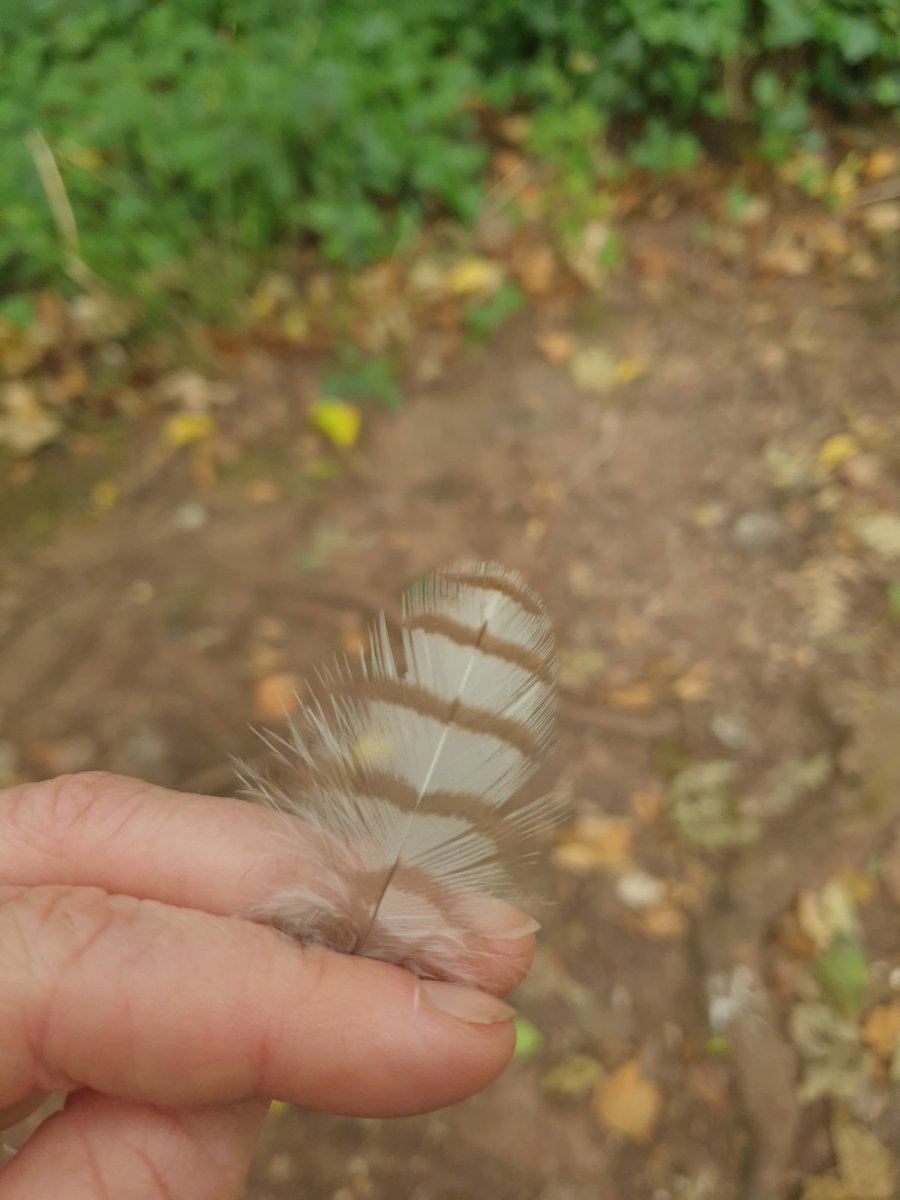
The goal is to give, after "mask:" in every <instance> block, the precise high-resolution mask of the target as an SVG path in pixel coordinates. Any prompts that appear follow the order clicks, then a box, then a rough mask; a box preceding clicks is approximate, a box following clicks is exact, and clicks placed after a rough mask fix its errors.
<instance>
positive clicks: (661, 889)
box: [616, 871, 666, 910]
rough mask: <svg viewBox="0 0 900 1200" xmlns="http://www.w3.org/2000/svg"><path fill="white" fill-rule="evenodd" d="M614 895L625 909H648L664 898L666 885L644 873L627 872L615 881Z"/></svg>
mask: <svg viewBox="0 0 900 1200" xmlns="http://www.w3.org/2000/svg"><path fill="white" fill-rule="evenodd" d="M616 895H617V896H618V898H619V900H620V901H621V902H622V904H624V905H625V907H626V908H632V909H638V910H640V909H643V908H650V907H652V906H653V905H654V904H661V903H662V902H663V900H665V897H666V885H665V884H664V883H663V882H662V880H661V879H656V878H655V877H654V876H653V875H648V874H647V873H646V871H628V872H627V873H626V874H624V875H620V876H619V878H618V880H617V881H616Z"/></svg>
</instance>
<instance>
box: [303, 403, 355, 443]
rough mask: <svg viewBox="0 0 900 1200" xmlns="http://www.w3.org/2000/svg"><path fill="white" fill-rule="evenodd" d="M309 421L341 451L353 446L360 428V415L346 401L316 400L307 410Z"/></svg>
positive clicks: (353, 406) (353, 405) (352, 405)
mask: <svg viewBox="0 0 900 1200" xmlns="http://www.w3.org/2000/svg"><path fill="white" fill-rule="evenodd" d="M309 419H310V421H311V422H312V423H313V425H314V426H315V427H316V429H318V431H319V433H323V434H324V435H325V437H327V438H328V440H329V441H330V442H332V443H333V444H334V445H335V446H339V447H340V448H341V449H342V450H346V449H349V447H350V446H355V445H356V442H357V440H358V439H359V433H360V429H361V427H362V414H361V412H360V411H359V409H358V408H357V406H356V405H355V404H351V403H350V402H349V401H348V400H317V401H316V402H315V404H314V405H313V406H312V408H311V409H310V410H309Z"/></svg>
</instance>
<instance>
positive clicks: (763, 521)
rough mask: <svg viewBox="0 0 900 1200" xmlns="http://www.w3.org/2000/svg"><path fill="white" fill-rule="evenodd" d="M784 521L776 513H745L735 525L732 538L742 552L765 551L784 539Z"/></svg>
mask: <svg viewBox="0 0 900 1200" xmlns="http://www.w3.org/2000/svg"><path fill="white" fill-rule="evenodd" d="M784 533H785V530H784V521H783V520H782V519H781V517H780V516H779V515H778V513H775V512H765V511H760V512H745V513H742V514H741V515H740V516H739V517H738V519H737V520H736V521H735V523H734V528H733V530H732V536H733V538H734V541H735V544H736V545H738V546H740V548H741V549H742V550H765V549H767V548H768V547H769V546H774V545H775V544H776V543H777V542H780V541H781V539H782V538H783V537H784Z"/></svg>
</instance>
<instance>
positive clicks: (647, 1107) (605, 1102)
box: [593, 1059, 662, 1142]
mask: <svg viewBox="0 0 900 1200" xmlns="http://www.w3.org/2000/svg"><path fill="white" fill-rule="evenodd" d="M593 1107H594V1113H595V1115H596V1117H597V1119H598V1121H600V1123H601V1124H602V1125H605V1126H606V1128H607V1129H609V1130H611V1131H612V1132H613V1133H619V1134H622V1135H623V1136H624V1137H627V1138H630V1139H631V1140H632V1141H633V1142H646V1141H649V1139H650V1135H651V1134H652V1133H653V1129H654V1127H655V1125H656V1122H657V1121H658V1119H659V1113H660V1109H661V1108H662V1094H661V1093H660V1090H659V1088H658V1087H657V1086H656V1084H655V1083H653V1082H652V1081H651V1080H649V1079H645V1078H644V1077H643V1075H642V1074H641V1066H640V1063H639V1062H638V1061H637V1059H632V1060H631V1061H630V1062H627V1063H625V1064H624V1065H623V1066H621V1067H619V1069H618V1071H615V1072H614V1073H613V1074H612V1075H608V1076H607V1077H606V1078H605V1079H601V1080H600V1081H599V1083H598V1084H597V1086H596V1088H595V1089H594V1102H593Z"/></svg>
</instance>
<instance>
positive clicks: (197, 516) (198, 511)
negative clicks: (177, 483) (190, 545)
mask: <svg viewBox="0 0 900 1200" xmlns="http://www.w3.org/2000/svg"><path fill="white" fill-rule="evenodd" d="M208 520H209V513H208V512H207V511H206V509H205V508H204V507H203V505H202V504H198V503H197V501H196V500H189V501H188V502H187V504H182V505H180V507H178V508H176V509H175V513H174V515H173V517H172V524H173V525H174V526H175V528H176V529H180V530H181V531H182V532H183V533H192V532H193V531H194V530H195V529H202V528H203V526H204V525H205V524H206V522H207V521H208Z"/></svg>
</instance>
